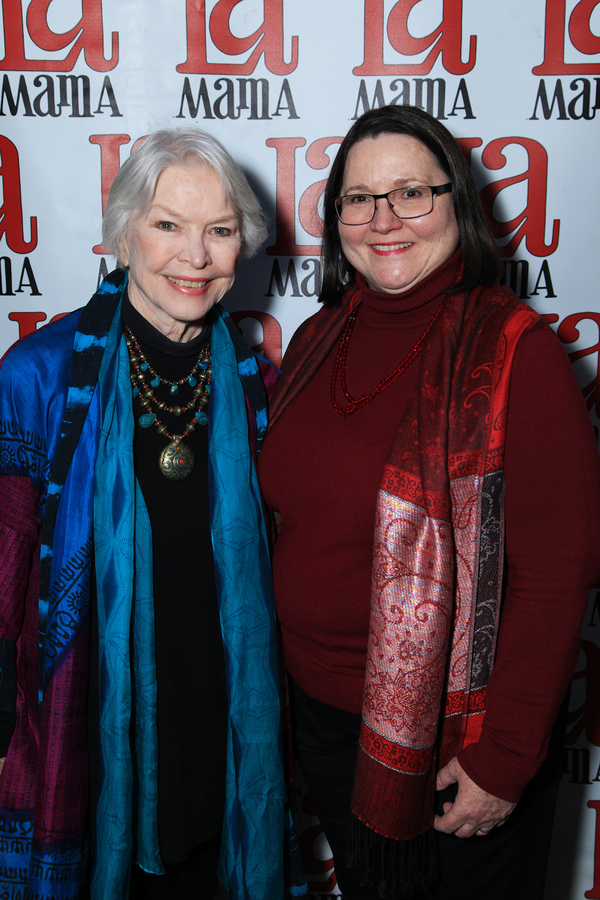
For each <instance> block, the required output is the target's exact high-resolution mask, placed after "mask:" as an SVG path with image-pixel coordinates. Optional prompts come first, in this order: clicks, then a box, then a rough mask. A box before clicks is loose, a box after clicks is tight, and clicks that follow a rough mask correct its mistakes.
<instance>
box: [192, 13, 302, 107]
mask: <svg viewBox="0 0 600 900" xmlns="http://www.w3.org/2000/svg"><path fill="white" fill-rule="evenodd" d="M241 2H242V0H216V2H214V0H213V2H212V4H211V3H210V0H206V2H205V0H200V2H199V3H198V2H197V0H186V44H187V59H186V61H185V62H184V63H181V64H180V65H178V66H177V71H178V72H181V73H182V74H184V75H185V78H184V80H183V87H182V93H181V103H180V106H179V112H178V114H177V116H176V118H178V119H184V118H190V119H240V118H243V119H244V120H246V119H250V120H252V119H261V120H265V119H271V118H273V117H274V116H287V118H289V119H298V118H300V117H299V115H298V113H297V111H296V104H295V103H294V98H293V95H292V88H291V85H290V82H289V79H288V78H286V77H284V78H283V79H281V78H278V79H277V80H274V79H270V78H267V77H256V76H255V74H254V73H255V71H256V68H257V66H258V64H259V62H262V64H263V65H264V68H265V69H266V70H267V71H268V72H270V73H271V75H276V76H287V75H289V74H290V73H292V72H293V71H294V70H295V69H296V67H297V65H298V37H297V36H296V35H293V36H292V37H291V38H287V36H286V35H285V28H284V0H263V7H264V8H263V12H262V20H261V19H260V15H261V14H260V12H259V9H260V5H259V4H257V7H258V8H257V9H255V10H254V14H255V17H256V18H254V17H252V16H251V14H250V13H248V12H247V10H246V8H245V7H243V9H239V4H240V3H241ZM211 6H212V8H210V7H211ZM248 20H249V21H248ZM240 32H243V33H244V34H243V36H240ZM190 75H191V76H194V75H196V76H204V75H211V76H216V77H215V78H205V77H200V78H190V77H189V76H190Z"/></svg>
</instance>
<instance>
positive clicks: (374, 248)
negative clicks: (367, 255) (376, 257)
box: [371, 241, 414, 250]
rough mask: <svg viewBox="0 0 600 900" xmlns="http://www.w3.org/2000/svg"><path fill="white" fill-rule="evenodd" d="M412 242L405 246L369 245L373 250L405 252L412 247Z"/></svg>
mask: <svg viewBox="0 0 600 900" xmlns="http://www.w3.org/2000/svg"><path fill="white" fill-rule="evenodd" d="M413 243H414V242H413V241H408V242H407V243H405V244H371V246H372V248H373V250H405V249H406V248H407V247H412V245H413Z"/></svg>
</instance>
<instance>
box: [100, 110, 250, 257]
mask: <svg viewBox="0 0 600 900" xmlns="http://www.w3.org/2000/svg"><path fill="white" fill-rule="evenodd" d="M192 161H198V162H201V163H203V164H204V165H207V166H210V168H211V169H213V170H214V171H215V172H216V173H217V175H218V176H219V179H220V181H221V185H222V187H223V191H224V194H225V197H226V198H227V200H228V202H229V204H230V205H231V207H232V208H233V210H234V212H235V214H236V216H237V217H238V219H239V223H240V230H241V235H242V251H241V253H242V256H253V255H254V254H255V253H256V252H257V250H258V249H259V247H260V245H261V244H262V243H263V241H264V240H265V238H266V236H267V227H266V224H265V215H264V213H263V211H262V209H261V208H260V204H259V202H258V200H257V198H256V197H255V195H254V193H253V191H252V188H251V187H250V185H249V184H248V179H247V178H246V176H245V175H244V173H243V172H242V170H241V169H240V167H239V166H238V164H237V163H236V162H235V160H234V159H233V158H232V156H231V155H230V154H229V153H228V152H227V150H226V149H225V147H224V146H223V144H221V142H220V141H218V140H217V139H216V138H215V137H213V136H212V135H211V134H207V133H206V132H205V131H200V129H198V128H164V129H161V130H160V131H155V132H154V133H153V134H150V135H149V136H148V137H147V138H145V140H144V142H143V144H141V146H140V147H139V148H138V149H137V150H136V151H135V153H132V154H131V156H130V157H129V159H128V160H127V161H126V162H125V163H123V165H122V166H121V168H120V169H119V171H118V173H117V175H116V177H115V180H114V181H113V183H112V186H111V189H110V192H109V194H108V200H107V202H106V212H105V213H104V218H103V220H102V237H103V241H104V246H105V247H107V248H108V249H109V250H110V251H111V253H113V254H114V255H115V256H116V257H117V258H118V257H119V248H120V246H121V244H122V241H123V239H124V238H125V235H126V233H127V229H128V227H129V224H130V222H131V221H132V220H133V219H136V218H139V217H140V216H143V215H145V214H146V213H147V212H148V210H149V209H150V206H151V205H152V200H153V198H154V192H155V191H156V183H157V181H158V179H159V176H160V175H161V173H162V172H163V171H164V169H166V168H167V167H168V166H186V165H188V164H189V163H190V162H192ZM119 263H120V265H122V263H121V262H120V260H119Z"/></svg>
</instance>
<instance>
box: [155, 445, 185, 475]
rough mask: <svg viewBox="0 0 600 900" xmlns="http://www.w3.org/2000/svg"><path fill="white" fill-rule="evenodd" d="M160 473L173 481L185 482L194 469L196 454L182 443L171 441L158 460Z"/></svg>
mask: <svg viewBox="0 0 600 900" xmlns="http://www.w3.org/2000/svg"><path fill="white" fill-rule="evenodd" d="M158 464H159V466H160V471H161V472H162V473H163V475H164V476H165V478H169V479H170V480H171V481H183V479H184V478H187V477H188V475H189V474H190V472H191V471H192V469H193V468H194V454H193V453H192V451H191V450H190V448H189V447H187V446H186V445H185V444H182V443H181V442H180V441H171V443H170V444H168V445H167V446H166V447H165V449H164V450H163V451H162V453H161V454H160V456H159V458H158Z"/></svg>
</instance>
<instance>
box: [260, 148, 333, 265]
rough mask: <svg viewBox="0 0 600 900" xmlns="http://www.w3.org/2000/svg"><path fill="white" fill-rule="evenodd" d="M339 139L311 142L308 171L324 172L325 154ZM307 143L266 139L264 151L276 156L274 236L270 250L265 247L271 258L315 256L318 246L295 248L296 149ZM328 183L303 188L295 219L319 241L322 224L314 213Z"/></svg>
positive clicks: (328, 159)
mask: <svg viewBox="0 0 600 900" xmlns="http://www.w3.org/2000/svg"><path fill="white" fill-rule="evenodd" d="M342 140H343V138H341V137H326V138H320V139H319V140H317V141H314V142H313V143H312V144H311V145H310V146H309V148H308V150H307V151H306V162H307V164H308V166H309V167H310V168H311V169H325V168H326V167H327V166H328V165H329V164H330V162H331V158H330V157H329V156H328V154H327V153H326V150H327V148H328V147H330V146H331V145H332V144H341V143H342ZM305 144H306V141H305V140H304V138H302V137H297V138H269V139H268V140H267V147H273V148H274V149H275V151H276V153H277V187H276V197H277V232H276V240H275V243H274V244H273V246H271V247H267V253H269V254H270V255H272V256H318V255H319V253H320V249H321V248H320V246H319V244H318V243H317V244H296V235H295V224H296V149H297V148H298V147H304V145H305ZM326 184H327V179H326V178H324V179H322V180H321V181H317V182H315V184H311V185H310V187H308V188H306V190H305V191H304V193H303V194H302V195H301V197H300V202H299V203H298V218H299V220H300V224H301V225H302V227H303V228H304V230H305V231H306V232H307V234H310V235H312V236H313V237H316V238H317V239H320V238H321V235H322V234H323V222H322V220H321V218H320V216H319V214H318V212H317V210H318V207H319V200H320V199H321V194H322V193H323V191H324V190H325V185H326Z"/></svg>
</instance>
